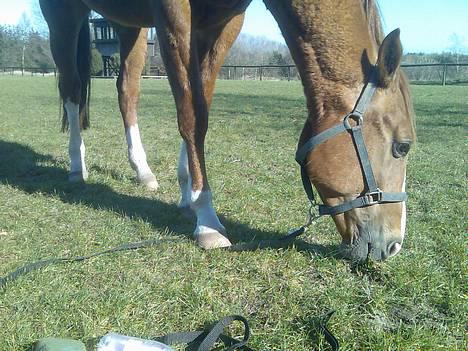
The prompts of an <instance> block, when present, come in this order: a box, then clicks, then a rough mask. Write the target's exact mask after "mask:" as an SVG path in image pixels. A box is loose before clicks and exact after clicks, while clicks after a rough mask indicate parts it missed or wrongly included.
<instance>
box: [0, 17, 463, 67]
mask: <svg viewBox="0 0 468 351" xmlns="http://www.w3.org/2000/svg"><path fill="white" fill-rule="evenodd" d="M155 53H156V55H155V56H154V57H151V58H149V60H148V65H149V66H160V67H162V60H161V57H160V54H159V47H158V45H157V42H156V50H155ZM92 57H93V70H95V71H99V70H100V67H102V60H101V57H100V55H99V54H98V53H97V52H96V51H95V50H93V55H92ZM116 60H118V57H116ZM403 62H404V63H408V64H421V63H462V62H464V63H466V62H468V55H467V54H463V53H460V52H458V51H457V50H454V51H453V52H445V53H437V54H426V53H408V54H405V55H404V58H403ZM224 64H225V65H239V66H240V65H291V64H293V60H292V58H291V55H290V53H289V50H288V48H287V46H286V45H285V44H283V43H279V42H276V41H272V40H269V39H266V38H263V37H256V36H252V35H248V34H241V35H240V36H239V37H238V39H237V40H236V42H235V43H234V45H233V47H232V49H231V50H230V52H229V54H228V56H227V57H226V60H225V62H224ZM11 66H14V67H35V68H39V69H46V68H50V67H54V62H53V59H52V55H51V53H50V48H49V39H48V36H47V32H46V31H44V30H43V29H42V30H40V31H39V30H37V29H35V28H34V27H33V26H31V24H30V22H28V20H27V18H22V20H20V22H19V23H18V25H14V26H11V25H0V68H1V67H11ZM94 73H98V72H94Z"/></svg>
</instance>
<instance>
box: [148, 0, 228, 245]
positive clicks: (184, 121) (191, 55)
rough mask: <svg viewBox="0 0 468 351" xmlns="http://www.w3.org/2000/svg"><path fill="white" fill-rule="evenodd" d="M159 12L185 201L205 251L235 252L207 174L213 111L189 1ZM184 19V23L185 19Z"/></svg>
mask: <svg viewBox="0 0 468 351" xmlns="http://www.w3.org/2000/svg"><path fill="white" fill-rule="evenodd" d="M162 6H163V8H161V11H158V15H157V19H156V23H158V26H157V30H158V37H159V43H160V45H161V53H162V56H163V59H164V62H165V65H166V70H167V72H168V77H169V81H170V84H171V88H172V92H173V95H174V99H175V102H176V106H177V117H178V125H179V131H180V134H181V136H182V138H183V143H182V147H181V153H180V162H179V167H178V176H179V184H180V186H181V193H182V201H181V203H180V206H182V207H185V208H187V207H188V208H190V209H191V210H193V211H194V212H195V214H196V216H197V225H196V228H195V232H194V235H195V239H196V240H197V243H198V244H199V245H200V246H201V247H203V248H207V249H209V248H215V247H225V246H230V245H231V243H230V241H229V240H228V239H227V238H226V236H225V234H226V230H225V228H224V226H223V225H222V224H221V222H220V221H219V218H218V216H217V214H216V211H215V209H214V207H213V201H212V194H211V190H210V187H209V185H208V179H207V176H206V169H205V157H204V141H205V135H206V131H207V127H208V106H209V103H208V101H207V99H206V97H205V92H204V88H203V81H202V73H201V65H200V60H199V56H198V54H199V51H198V45H197V42H196V41H194V40H193V37H192V36H193V35H196V34H195V33H191V29H192V28H191V13H190V4H189V2H188V1H181V2H177V5H176V4H175V3H171V4H169V5H162ZM182 17H183V20H182V19H181V18H182Z"/></svg>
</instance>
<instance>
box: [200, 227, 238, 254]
mask: <svg viewBox="0 0 468 351" xmlns="http://www.w3.org/2000/svg"><path fill="white" fill-rule="evenodd" d="M195 240H196V242H197V244H198V246H200V247H201V248H202V249H205V250H211V249H218V248H222V247H229V246H231V245H232V244H231V242H230V241H229V239H228V238H226V237H225V236H224V235H222V234H221V233H219V232H216V231H212V232H207V233H203V234H195Z"/></svg>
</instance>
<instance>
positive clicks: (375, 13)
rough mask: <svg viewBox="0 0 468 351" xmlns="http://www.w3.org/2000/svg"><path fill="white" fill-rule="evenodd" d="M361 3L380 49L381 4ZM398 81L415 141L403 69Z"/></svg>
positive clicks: (411, 105)
mask: <svg viewBox="0 0 468 351" xmlns="http://www.w3.org/2000/svg"><path fill="white" fill-rule="evenodd" d="M361 1H362V7H363V9H364V13H365V14H366V18H367V22H368V24H369V32H370V34H371V37H372V38H373V39H374V40H375V43H376V45H377V47H380V45H381V44H382V42H383V40H384V38H385V33H384V30H383V26H382V16H381V15H380V9H379V4H378V3H377V0H361ZM397 80H398V83H397V88H398V89H399V90H400V92H401V94H402V96H403V101H404V102H405V109H406V112H407V115H408V116H410V118H411V125H412V132H413V137H414V139H416V125H415V118H414V110H413V103H412V99H411V93H410V88H409V81H408V78H407V77H406V74H405V73H404V72H403V70H401V68H400V69H399V72H398V76H397ZM414 141H416V140H414Z"/></svg>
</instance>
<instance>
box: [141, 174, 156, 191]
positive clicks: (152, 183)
mask: <svg viewBox="0 0 468 351" xmlns="http://www.w3.org/2000/svg"><path fill="white" fill-rule="evenodd" d="M138 182H139V183H140V184H143V185H144V186H145V187H146V188H147V189H148V190H154V191H156V190H158V188H159V183H158V181H157V180H156V177H155V176H154V175H153V174H147V175H144V176H142V177H141V178H138Z"/></svg>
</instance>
